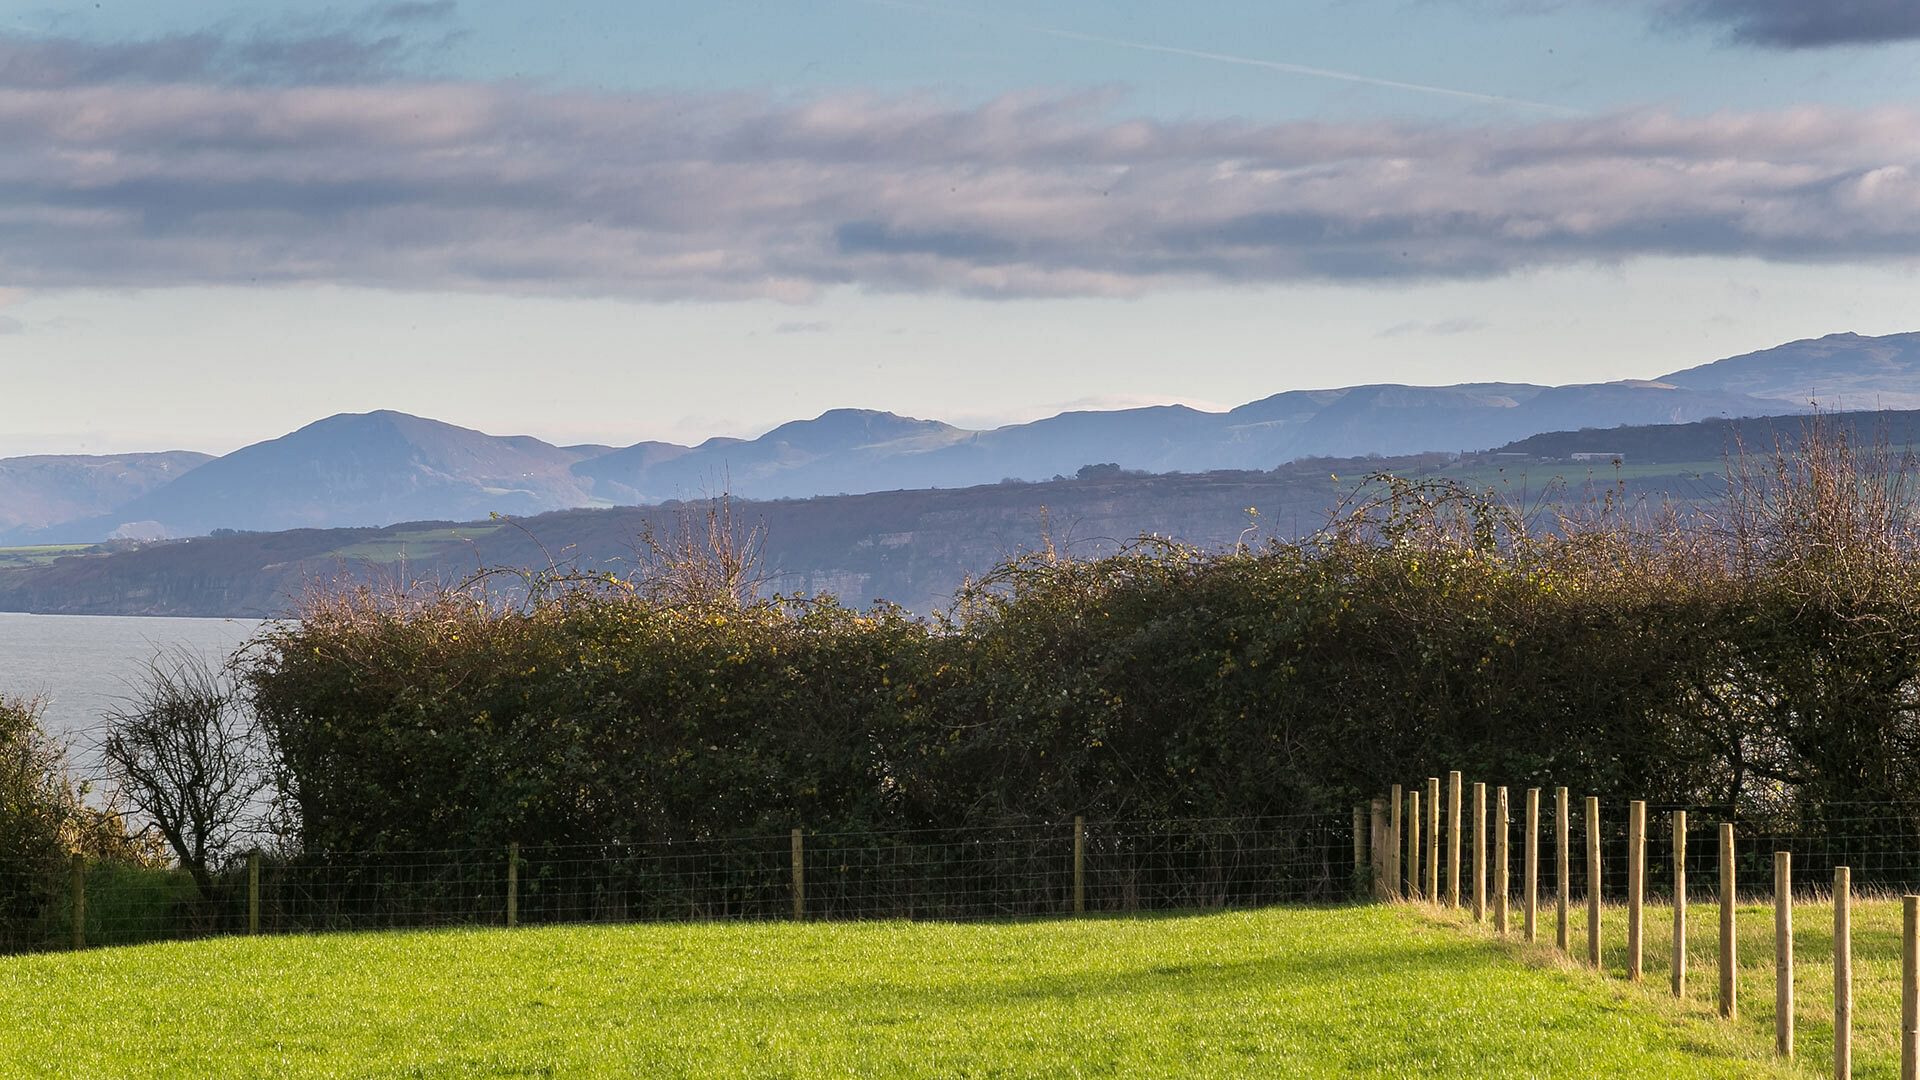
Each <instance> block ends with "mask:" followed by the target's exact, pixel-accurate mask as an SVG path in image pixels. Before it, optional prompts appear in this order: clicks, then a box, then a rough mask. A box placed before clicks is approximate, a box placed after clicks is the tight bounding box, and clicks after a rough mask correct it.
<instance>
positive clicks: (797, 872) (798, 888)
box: [793, 829, 807, 922]
mask: <svg viewBox="0 0 1920 1080" xmlns="http://www.w3.org/2000/svg"><path fill="white" fill-rule="evenodd" d="M806 917H807V857H806V841H804V840H802V839H801V837H800V830H799V829H795V830H793V920H794V921H795V922H799V921H800V920H802V919H805V918H806Z"/></svg>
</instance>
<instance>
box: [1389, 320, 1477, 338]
mask: <svg viewBox="0 0 1920 1080" xmlns="http://www.w3.org/2000/svg"><path fill="white" fill-rule="evenodd" d="M1486 328H1487V324H1486V323H1485V322H1484V321H1483V320H1480V319H1437V320H1435V321H1433V322H1420V321H1418V320H1414V321H1409V322H1400V323H1394V324H1393V325H1392V326H1389V327H1387V328H1386V329H1385V330H1382V331H1380V334H1379V336H1380V337H1383V338H1395V337H1408V336H1412V335H1431V336H1436V337H1450V336H1452V335H1454V334H1471V333H1474V332H1475V331H1479V330H1485V329H1486Z"/></svg>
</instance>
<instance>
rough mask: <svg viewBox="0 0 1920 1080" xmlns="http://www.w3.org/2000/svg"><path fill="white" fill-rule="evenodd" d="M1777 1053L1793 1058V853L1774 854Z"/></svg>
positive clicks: (1775, 1030)
mask: <svg viewBox="0 0 1920 1080" xmlns="http://www.w3.org/2000/svg"><path fill="white" fill-rule="evenodd" d="M1773 1052H1774V1053H1775V1054H1776V1055H1778V1056H1780V1057H1783V1058H1791V1057H1792V1056H1793V853H1792V852H1789V851H1776V852H1774V853H1773Z"/></svg>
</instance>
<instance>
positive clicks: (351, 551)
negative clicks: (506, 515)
mask: <svg viewBox="0 0 1920 1080" xmlns="http://www.w3.org/2000/svg"><path fill="white" fill-rule="evenodd" d="M503 527H504V526H501V525H497V524H489V525H450V526H445V527H441V528H433V529H408V530H399V531H395V532H393V533H391V534H389V535H383V536H379V537H375V538H374V539H371V540H362V541H360V542H359V543H356V544H349V545H347V546H346V547H341V548H335V549H334V550H332V551H329V552H327V553H326V554H325V555H323V556H321V557H322V558H328V559H350V560H353V561H356V562H372V563H392V562H399V561H400V560H401V559H405V558H410V557H412V558H427V557H430V556H433V555H436V554H438V553H439V552H440V551H441V550H442V549H444V548H446V547H448V546H450V545H454V544H461V543H465V542H466V541H468V540H478V539H480V538H482V537H486V536H492V535H493V534H494V533H497V532H499V531H500V530H501V529H502V528H503Z"/></svg>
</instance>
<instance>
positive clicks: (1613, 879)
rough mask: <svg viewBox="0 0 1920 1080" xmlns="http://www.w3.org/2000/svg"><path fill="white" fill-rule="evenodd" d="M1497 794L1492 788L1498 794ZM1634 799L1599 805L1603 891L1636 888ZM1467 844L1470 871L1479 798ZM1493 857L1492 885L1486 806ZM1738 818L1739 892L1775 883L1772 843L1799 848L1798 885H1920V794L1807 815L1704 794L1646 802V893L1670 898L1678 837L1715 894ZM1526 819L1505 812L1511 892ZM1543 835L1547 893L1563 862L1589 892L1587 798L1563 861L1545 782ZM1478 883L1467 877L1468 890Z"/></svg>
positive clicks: (1881, 890) (1689, 879)
mask: <svg viewBox="0 0 1920 1080" xmlns="http://www.w3.org/2000/svg"><path fill="white" fill-rule="evenodd" d="M1511 796H1513V803H1515V805H1517V807H1519V805H1521V799H1523V798H1524V792H1523V790H1513V792H1511ZM1490 799H1492V796H1490ZM1630 805H1632V801H1630V799H1607V801H1601V805H1599V828H1597V838H1599V867H1601V872H1599V882H1597V892H1599V896H1601V899H1603V901H1622V899H1626V897H1628V878H1630V867H1628V863H1630V844H1628V815H1630ZM1676 813H1684V815H1686V817H1684V840H1676V836H1674V824H1676ZM1463 819H1467V821H1463V824H1461V844H1463V849H1465V851H1467V853H1469V855H1467V859H1465V869H1463V872H1471V851H1473V846H1475V836H1473V824H1471V807H1469V811H1467V813H1465V815H1463ZM1486 821H1488V824H1486V851H1488V855H1486V859H1488V871H1486V874H1488V882H1490V884H1488V888H1492V876H1494V871H1496V869H1494V865H1492V859H1494V853H1496V851H1498V849H1500V844H1498V832H1496V828H1498V824H1496V819H1494V813H1492V811H1490V813H1488V819H1486ZM1722 824H1732V826H1734V834H1732V838H1734V878H1736V886H1738V890H1740V896H1751V897H1755V899H1764V897H1770V896H1772V888H1774V871H1772V867H1774V853H1776V851H1788V853H1791V857H1793V861H1791V865H1793V882H1795V892H1807V894H1820V892H1824V890H1828V888H1830V884H1832V880H1834V869H1836V867H1849V869H1851V876H1853V888H1855V892H1857V894H1860V896H1876V894H1884V896H1897V894H1910V892H1920V801H1916V803H1828V805H1824V807H1820V813H1809V815H1788V813H1778V815H1738V813H1732V811H1730V809H1728V807H1726V805H1701V803H1647V805H1645V834H1644V853H1642V859H1644V863H1642V865H1644V867H1645V872H1644V897H1645V899H1647V901H1667V899H1672V886H1674V880H1676V878H1674V847H1676V844H1678V847H1680V853H1682V865H1684V869H1686V874H1684V882H1686V890H1688V896H1690V897H1703V896H1716V894H1718V888H1720V826H1722ZM1446 828H1448V826H1446V824H1442V838H1440V840H1442V849H1444V847H1446V844H1448V836H1450V834H1448V832H1446ZM1526 840H1528V836H1526V819H1524V815H1523V813H1519V811H1515V813H1513V815H1511V817H1509V822H1507V853H1509V855H1507V857H1509V894H1511V896H1519V890H1521V888H1523V859H1524V844H1526ZM1536 844H1538V859H1540V863H1538V890H1540V896H1542V897H1553V896H1555V894H1557V890H1559V878H1561V874H1563V872H1565V874H1567V880H1569V892H1571V894H1572V896H1576V897H1582V899H1584V897H1586V896H1590V892H1592V890H1590V880H1588V878H1590V874H1588V855H1586V851H1588V822H1586V807H1584V799H1580V798H1574V799H1572V805H1571V813H1569V855H1571V857H1569V861H1567V867H1565V869H1563V867H1561V863H1559V855H1557V834H1555V799H1553V790H1546V792H1542V813H1540V824H1538V832H1536ZM1442 857H1444V855H1442ZM1467 890H1471V884H1463V894H1465V892H1467Z"/></svg>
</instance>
